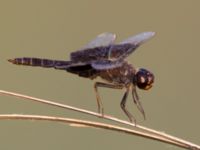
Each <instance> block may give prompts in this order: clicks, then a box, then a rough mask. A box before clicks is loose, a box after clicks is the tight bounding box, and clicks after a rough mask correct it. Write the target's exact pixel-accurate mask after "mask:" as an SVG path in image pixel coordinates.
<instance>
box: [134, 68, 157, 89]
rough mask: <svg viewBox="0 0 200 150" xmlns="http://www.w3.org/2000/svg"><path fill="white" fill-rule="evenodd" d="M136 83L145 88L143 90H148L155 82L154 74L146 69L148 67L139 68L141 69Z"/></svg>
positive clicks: (137, 74)
mask: <svg viewBox="0 0 200 150" xmlns="http://www.w3.org/2000/svg"><path fill="white" fill-rule="evenodd" d="M135 78H136V81H135V82H136V83H135V84H136V85H137V86H138V88H140V89H143V90H148V89H150V88H151V87H152V84H153V82H154V75H153V74H152V73H151V72H150V71H148V70H146V69H143V68H141V69H139V71H138V72H137V73H136V76H135Z"/></svg>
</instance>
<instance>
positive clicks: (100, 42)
mask: <svg viewBox="0 0 200 150" xmlns="http://www.w3.org/2000/svg"><path fill="white" fill-rule="evenodd" d="M115 39H116V35H115V34H113V33H109V32H105V33H102V34H99V35H98V36H97V37H96V38H95V39H93V40H92V41H90V42H89V43H88V44H87V45H85V46H84V47H83V48H82V49H83V50H84V49H91V48H95V47H100V46H108V45H111V44H113V43H114V41H115Z"/></svg>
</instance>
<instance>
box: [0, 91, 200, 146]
mask: <svg viewBox="0 0 200 150" xmlns="http://www.w3.org/2000/svg"><path fill="white" fill-rule="evenodd" d="M0 94H4V95H10V96H15V97H18V98H20V99H22V98H23V99H25V100H32V101H36V102H40V103H44V104H48V105H52V106H56V107H61V108H64V109H69V110H73V111H77V112H81V113H85V114H89V115H92V116H96V117H102V118H104V119H107V120H111V121H115V122H117V123H122V124H125V125H129V126H132V127H133V128H131V129H129V128H124V127H120V126H115V125H111V124H104V123H99V122H92V121H85V120H77V119H71V118H61V117H53V116H40V115H39V116H36V115H19V114H2V115H0V120H3V119H14V120H16V119H22V120H48V121H56V122H63V123H70V124H74V125H78V126H79V125H85V126H91V127H96V128H103V129H109V130H113V131H119V132H125V133H128V134H134V135H138V136H142V137H145V138H149V139H154V140H158V141H162V142H165V143H169V144H173V145H176V146H179V147H183V148H186V149H192V150H200V146H199V145H195V144H193V143H191V142H188V141H185V140H182V139H180V138H177V137H174V136H171V135H169V134H165V133H163V132H159V131H156V130H153V129H149V128H146V127H143V126H140V125H136V126H135V125H134V124H132V123H130V122H127V121H124V120H121V119H118V118H115V117H112V116H109V115H104V116H102V115H101V114H98V113H95V112H92V111H88V110H85V109H80V108H76V107H72V106H69V105H64V104H60V103H56V102H52V101H48V100H44V99H40V98H35V97H31V96H27V95H22V94H18V93H14V92H8V91H3V90H0Z"/></svg>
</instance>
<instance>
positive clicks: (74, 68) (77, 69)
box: [65, 64, 98, 79]
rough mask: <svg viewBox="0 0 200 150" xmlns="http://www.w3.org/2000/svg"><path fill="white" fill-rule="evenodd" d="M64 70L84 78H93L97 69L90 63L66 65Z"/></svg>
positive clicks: (96, 73) (96, 74)
mask: <svg viewBox="0 0 200 150" xmlns="http://www.w3.org/2000/svg"><path fill="white" fill-rule="evenodd" d="M65 70H66V71H68V72H70V73H74V74H77V75H79V76H81V77H85V78H91V79H94V78H96V77H97V76H98V71H97V70H96V69H94V68H93V67H92V66H91V65H90V64H81V65H71V66H68V67H66V69H65Z"/></svg>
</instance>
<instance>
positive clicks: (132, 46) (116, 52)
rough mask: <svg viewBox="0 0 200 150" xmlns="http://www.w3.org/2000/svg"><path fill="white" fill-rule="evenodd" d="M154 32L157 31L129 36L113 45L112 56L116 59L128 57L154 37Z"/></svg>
mask: <svg viewBox="0 0 200 150" xmlns="http://www.w3.org/2000/svg"><path fill="white" fill-rule="evenodd" d="M154 34H155V32H143V33H139V34H137V35H134V36H132V37H129V38H128V39H126V40H124V41H122V42H121V43H119V44H117V45H114V46H112V48H111V50H110V57H111V58H114V59H124V58H126V57H128V56H129V55H130V54H131V53H133V52H134V51H135V50H136V49H137V48H138V46H140V45H141V44H142V43H144V42H146V41H147V40H149V39H150V38H152V37H153V36H154Z"/></svg>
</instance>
